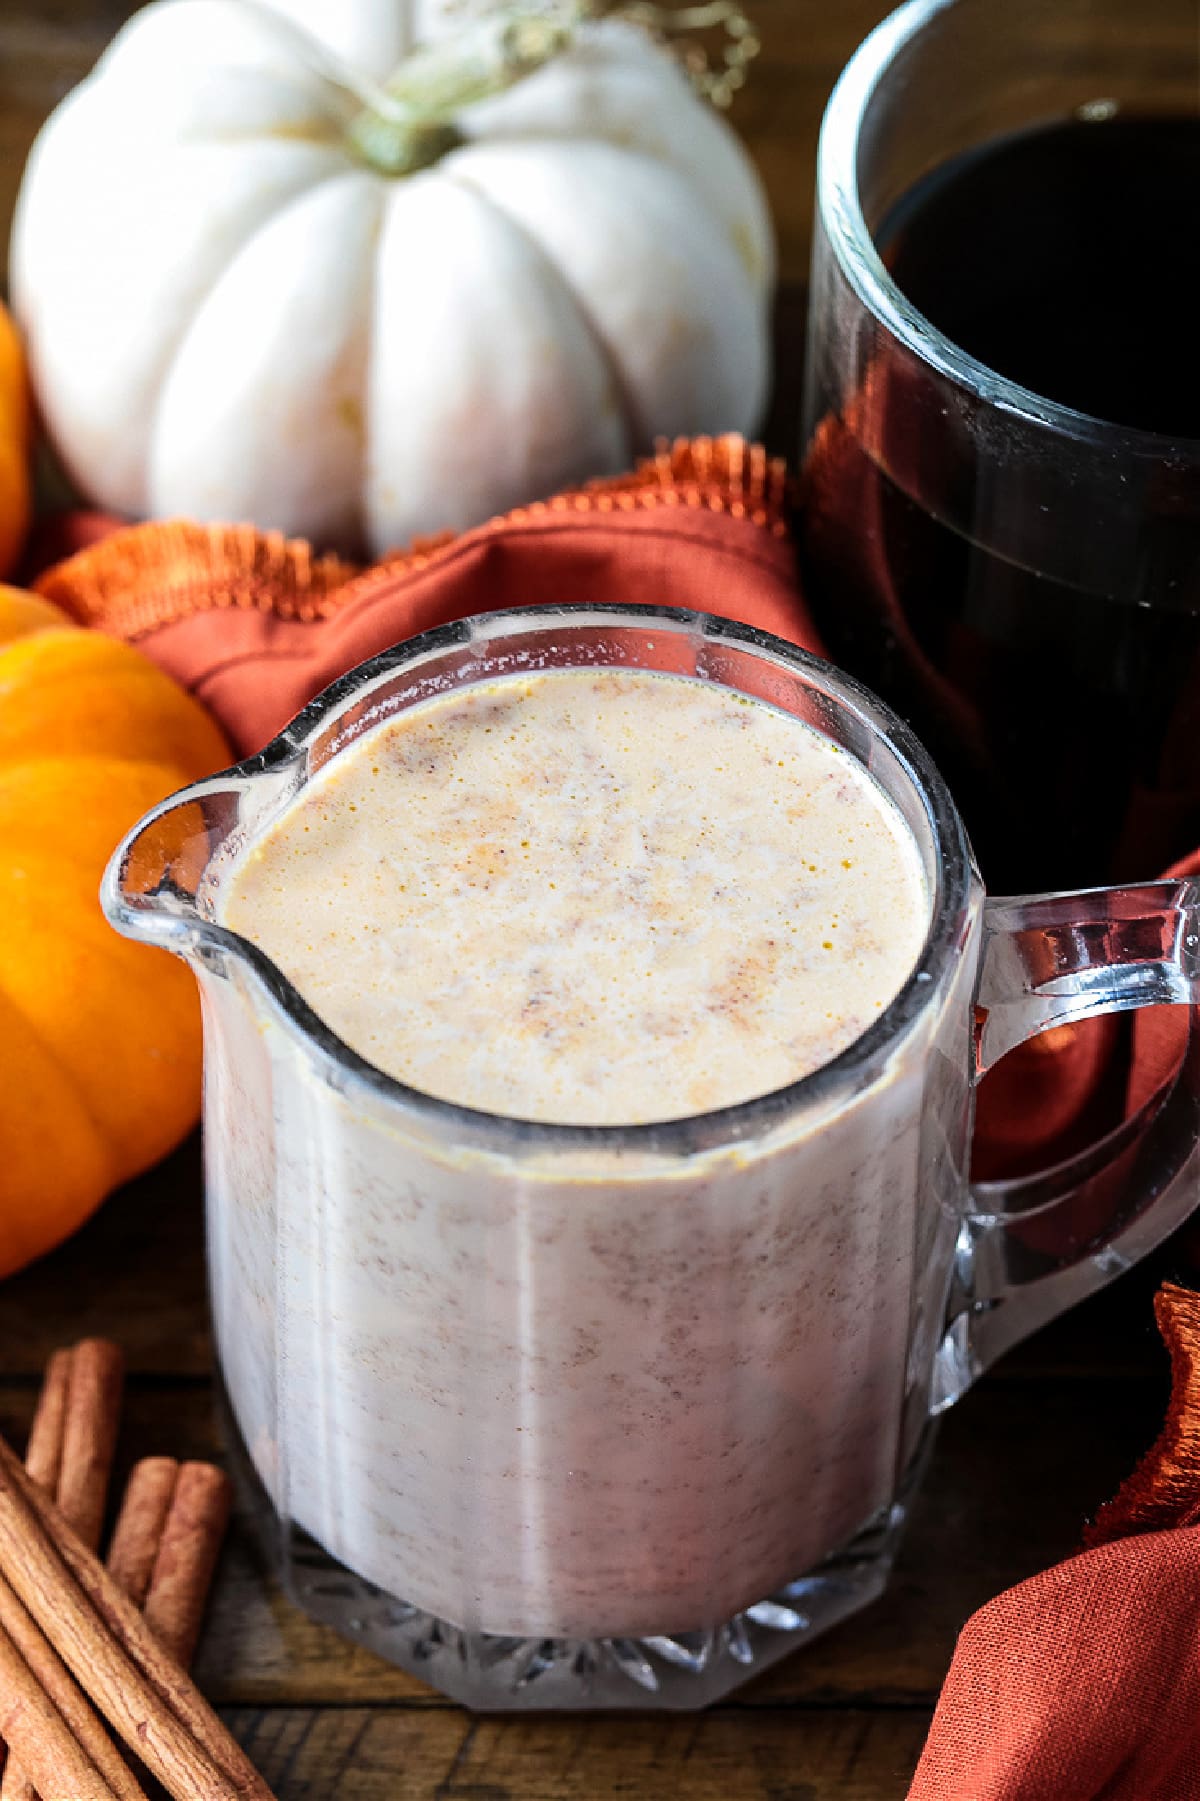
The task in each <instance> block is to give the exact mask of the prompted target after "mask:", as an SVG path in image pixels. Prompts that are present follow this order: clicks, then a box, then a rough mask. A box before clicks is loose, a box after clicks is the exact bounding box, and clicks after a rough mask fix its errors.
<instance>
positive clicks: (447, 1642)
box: [281, 1504, 905, 1713]
mask: <svg viewBox="0 0 1200 1801" xmlns="http://www.w3.org/2000/svg"><path fill="white" fill-rule="evenodd" d="M904 1514H905V1509H904V1507H903V1505H901V1504H896V1505H893V1506H892V1507H890V1508H888V1509H886V1510H885V1511H884V1512H883V1513H882V1514H881V1515H880V1516H879V1517H877V1518H876V1519H875V1520H873V1521H872V1522H871V1523H870V1525H869V1526H868V1527H866V1528H865V1529H864V1530H863V1531H862V1532H860V1533H859V1534H858V1535H857V1537H856V1538H855V1539H854V1540H853V1541H852V1542H851V1543H850V1544H849V1545H847V1547H846V1548H845V1550H844V1551H843V1552H841V1553H840V1554H839V1555H838V1556H836V1557H831V1558H830V1559H829V1560H828V1561H827V1562H826V1563H824V1564H822V1565H821V1566H820V1568H819V1569H817V1570H815V1571H814V1572H813V1573H812V1574H811V1575H809V1576H805V1577H802V1578H801V1579H800V1580H799V1581H796V1582H791V1583H788V1584H787V1586H786V1587H784V1588H781V1589H779V1590H778V1591H777V1592H776V1593H775V1594H773V1595H771V1596H770V1597H769V1598H768V1599H766V1600H763V1601H760V1602H758V1603H757V1604H756V1605H755V1606H753V1607H748V1608H746V1609H745V1610H744V1611H743V1612H741V1613H738V1614H735V1615H734V1617H733V1618H732V1619H731V1620H727V1621H726V1622H725V1623H724V1624H723V1625H721V1626H717V1627H714V1628H710V1629H708V1630H706V1631H703V1632H689V1633H681V1634H679V1635H678V1636H676V1637H672V1638H637V1639H634V1638H598V1639H569V1638H542V1639H535V1638H510V1637H505V1636H501V1635H496V1634H492V1633H488V1632H464V1631H463V1630H462V1629H461V1628H460V1627H458V1626H451V1625H449V1624H447V1622H446V1621H444V1620H439V1619H437V1618H435V1617H434V1616H433V1615H432V1614H428V1613H423V1612H422V1611H421V1610H420V1609H419V1608H416V1607H411V1606H409V1605H407V1604H406V1603H405V1602H403V1601H397V1600H395V1599H393V1597H392V1596H390V1595H386V1594H384V1593H383V1592H382V1591H381V1590H380V1589H377V1588H373V1587H372V1586H371V1584H370V1583H368V1582H364V1581H363V1580H362V1579H361V1577H358V1576H355V1575H354V1574H352V1572H351V1571H349V1570H347V1569H346V1568H345V1567H344V1566H343V1565H341V1564H338V1563H336V1562H334V1560H333V1559H332V1558H330V1557H329V1556H328V1555H327V1553H326V1552H324V1551H323V1550H322V1549H321V1547H320V1546H319V1545H317V1544H316V1543H315V1542H314V1541H313V1540H312V1539H311V1538H309V1537H308V1536H307V1535H306V1534H304V1533H302V1532H299V1531H298V1530H297V1529H295V1528H293V1529H292V1531H291V1532H290V1533H288V1534H285V1537H286V1538H287V1539H288V1540H290V1543H289V1545H288V1551H289V1555H288V1557H287V1560H286V1563H287V1567H286V1568H285V1569H284V1570H283V1571H282V1572H281V1574H282V1576H283V1581H284V1587H285V1589H286V1591H287V1593H288V1595H289V1597H290V1598H291V1599H292V1600H293V1601H295V1602H296V1603H297V1605H299V1606H300V1607H302V1608H303V1609H304V1610H305V1612H306V1613H309V1614H311V1615H312V1616H313V1617H314V1618H315V1619H318V1620H323V1621H324V1622H325V1623H326V1624H328V1625H330V1626H333V1627H335V1628H336V1630H337V1631H338V1632H340V1633H342V1634H344V1636H345V1637H347V1638H351V1639H354V1640H355V1641H356V1642H357V1643H359V1644H362V1645H365V1646H367V1647H368V1649H370V1650H372V1651H375V1652H377V1653H378V1655H379V1656H380V1657H385V1658H387V1660H388V1661H389V1662H390V1663H394V1664H399V1666H400V1667H401V1669H404V1670H407V1671H409V1673H410V1674H411V1675H413V1676H419V1677H420V1678H421V1679H422V1680H423V1681H425V1682H429V1683H432V1685H433V1686H434V1687H435V1688H438V1689H440V1690H441V1691H442V1693H443V1694H445V1695H449V1696H450V1697H451V1699H452V1700H455V1701H460V1702H461V1703H462V1704H463V1706H464V1707H471V1708H476V1709H478V1710H479V1711H480V1712H485V1713H497V1712H518V1711H528V1712H541V1711H545V1710H548V1709H552V1708H568V1709H571V1708H573V1709H579V1710H585V1709H600V1708H623V1709H626V1710H628V1709H639V1710H647V1709H657V1708H664V1709H674V1710H680V1711H689V1710H691V1709H694V1708H699V1707H706V1706H708V1704H709V1703H710V1702H712V1701H719V1700H720V1699H721V1697H722V1696H723V1695H727V1694H728V1693H729V1692H730V1690H731V1689H734V1688H737V1687H738V1686H739V1685H740V1684H741V1683H743V1682H747V1681H749V1680H750V1678H751V1677H752V1676H756V1675H758V1674H759V1672H760V1671H762V1670H765V1669H768V1668H769V1667H770V1666H771V1664H773V1663H777V1662H778V1661H779V1659H780V1658H781V1657H786V1656H787V1654H788V1653H789V1652H790V1651H794V1650H796V1649H797V1648H798V1647H799V1646H801V1645H805V1644H807V1643H809V1641H810V1640H812V1639H814V1638H816V1637H817V1636H818V1634H819V1633H822V1632H826V1631H828V1629H829V1627H831V1626H835V1625H836V1624H837V1623H838V1621H839V1620H844V1619H845V1618H846V1617H847V1615H849V1614H852V1613H856V1612H857V1611H858V1609H859V1608H860V1607H865V1606H866V1605H867V1604H868V1602H870V1601H873V1600H875V1598H876V1596H878V1595H879V1594H880V1593H881V1592H882V1590H883V1588H884V1585H885V1584H886V1582H887V1579H888V1574H889V1571H890V1569H891V1565H892V1560H893V1558H894V1556H895V1552H896V1547H897V1544H898V1541H899V1536H900V1532H901V1529H902V1527H903V1523H904Z"/></svg>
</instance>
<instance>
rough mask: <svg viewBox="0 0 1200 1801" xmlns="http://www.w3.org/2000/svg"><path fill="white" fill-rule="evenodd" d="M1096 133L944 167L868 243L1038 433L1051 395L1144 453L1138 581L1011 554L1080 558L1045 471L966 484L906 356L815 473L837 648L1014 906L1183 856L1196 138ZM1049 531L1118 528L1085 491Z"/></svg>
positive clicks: (1195, 823)
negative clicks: (876, 695) (919, 744)
mask: <svg viewBox="0 0 1200 1801" xmlns="http://www.w3.org/2000/svg"><path fill="white" fill-rule="evenodd" d="M1107 113H1108V109H1107V108H1106V107H1105V105H1104V104H1103V103H1097V105H1096V106H1095V107H1093V108H1088V109H1084V111H1083V115H1082V116H1080V115H1079V114H1078V113H1077V114H1075V115H1074V116H1070V117H1067V118H1064V119H1061V120H1056V121H1052V122H1050V123H1046V124H1041V125H1035V126H1032V127H1030V128H1027V129H1025V130H1022V131H1019V132H1014V133H1012V134H1010V135H1006V136H1002V137H998V138H996V139H994V140H993V141H991V142H988V143H985V144H983V145H982V146H977V147H975V148H973V149H971V150H969V151H967V152H965V153H963V154H960V155H958V156H956V157H952V158H950V159H948V160H946V161H944V162H943V163H941V164H940V165H939V166H936V167H935V168H934V169H933V170H932V172H930V173H926V174H924V175H923V176H922V177H921V178H920V179H919V180H917V181H916V182H915V183H914V184H912V185H911V186H909V188H908V189H907V191H906V192H904V193H902V194H901V196H900V197H899V198H898V199H896V200H894V201H893V202H892V203H891V204H890V205H889V206H888V207H887V209H886V210H885V211H884V212H883V213H882V215H881V217H880V218H879V219H878V221H877V222H875V223H874V224H873V226H872V229H871V237H872V239H873V241H874V245H875V249H876V250H877V252H878V254H879V256H880V257H881V258H882V261H883V264H884V265H885V267H886V269H887V271H888V273H889V274H890V276H891V278H892V280H893V281H894V283H895V284H896V287H897V288H898V289H899V290H900V293H901V294H902V295H903V296H904V297H905V299H906V300H907V301H908V302H909V303H911V306H912V307H914V308H915V309H917V311H918V313H919V314H920V315H921V316H923V318H924V319H925V320H927V321H928V322H929V324H930V325H932V326H933V327H935V328H936V330H937V332H939V333H941V334H942V335H943V336H944V338H945V339H946V340H949V342H950V343H951V344H952V345H954V346H957V347H958V348H959V349H960V350H961V351H964V352H965V353H966V354H967V356H968V357H970V358H973V359H975V360H976V362H977V363H978V364H980V365H982V366H983V370H984V371H985V372H991V373H992V374H994V375H995V376H996V377H999V378H1003V382H1004V383H1006V384H1015V385H1016V387H1018V388H1019V389H1020V390H1025V391H1027V392H1028V395H1029V396H1030V397H1032V398H1031V401H1030V403H1029V404H1028V409H1027V410H1028V411H1030V412H1031V413H1033V414H1036V412H1037V404H1036V401H1037V397H1040V398H1041V399H1042V400H1044V401H1047V402H1051V403H1053V404H1054V407H1055V408H1057V409H1071V410H1072V411H1073V412H1074V413H1075V414H1078V415H1082V416H1085V417H1083V418H1081V419H1080V421H1079V428H1080V431H1081V433H1082V435H1083V436H1084V437H1087V436H1088V435H1089V434H1090V435H1091V437H1093V438H1094V439H1095V441H1096V457H1097V461H1098V464H1099V466H1100V468H1101V469H1102V470H1103V468H1104V463H1105V432H1106V428H1111V437H1112V443H1113V447H1114V448H1113V455H1114V456H1116V457H1120V456H1125V455H1132V454H1134V453H1133V452H1131V451H1130V448H1129V447H1130V446H1134V447H1136V446H1137V445H1138V444H1141V445H1142V449H1143V450H1145V449H1146V445H1145V443H1144V442H1143V440H1145V439H1146V437H1147V435H1153V436H1154V437H1156V438H1157V439H1158V440H1159V443H1158V444H1157V445H1154V446H1151V448H1150V450H1149V451H1148V452H1147V455H1148V456H1149V462H1147V460H1146V456H1142V457H1141V460H1140V462H1139V463H1138V468H1139V469H1140V470H1141V471H1142V477H1143V478H1144V480H1145V490H1144V493H1141V492H1139V496H1138V500H1137V518H1136V522H1135V524H1134V525H1133V526H1132V527H1131V530H1132V531H1133V532H1134V533H1135V534H1136V541H1131V542H1130V544H1129V556H1128V567H1126V568H1123V569H1120V570H1118V569H1117V568H1116V566H1115V565H1114V564H1109V563H1107V562H1106V561H1105V559H1104V558H1103V557H1102V556H1101V557H1098V558H1097V559H1096V561H1097V563H1098V567H1097V568H1095V569H1093V570H1091V571H1088V572H1087V573H1086V574H1085V576H1084V577H1083V578H1082V579H1081V578H1080V577H1079V576H1078V575H1076V574H1075V573H1074V572H1072V577H1071V579H1067V580H1064V579H1061V572H1059V571H1058V570H1054V569H1052V568H1050V565H1051V564H1052V563H1053V562H1054V561H1055V560H1056V559H1055V558H1053V557H1047V558H1043V557H1041V556H1038V555H1037V554H1036V552H1032V553H1031V554H1029V555H1028V556H1026V555H1023V554H1021V551H1020V549H1018V550H1017V551H1015V552H1014V549H1013V542H1012V541H1014V540H1015V541H1017V542H1018V544H1019V543H1020V542H1022V541H1024V540H1026V539H1028V540H1029V541H1030V542H1031V543H1034V544H1036V542H1037V538H1038V534H1039V532H1042V533H1043V542H1044V543H1045V544H1046V545H1047V547H1049V548H1051V549H1059V548H1065V549H1066V550H1067V551H1068V552H1069V550H1070V546H1066V547H1064V546H1062V544H1061V540H1060V541H1059V544H1058V545H1057V546H1056V545H1055V542H1054V531H1055V514H1056V509H1057V508H1058V506H1059V503H1060V500H1061V494H1060V495H1059V496H1058V497H1056V496H1055V495H1053V494H1052V492H1051V489H1052V488H1053V487H1054V485H1055V476H1056V472H1055V471H1054V470H1053V469H1050V470H1049V471H1048V470H1047V467H1046V466H1045V465H1044V461H1042V460H1039V458H1038V457H1036V456H1029V457H1027V458H1025V459H1023V458H1022V456H1021V454H1019V453H1014V454H1013V455H1012V456H1010V457H1007V458H1006V457H1005V456H1004V455H1003V454H1002V453H999V454H997V455H996V456H995V457H994V458H993V459H992V461H991V463H990V464H989V465H988V466H987V467H986V468H981V466H980V464H979V463H978V461H977V460H976V458H975V457H974V455H973V452H972V448H971V445H970V443H969V441H968V438H967V436H966V435H965V434H963V433H960V432H959V431H958V430H957V421H956V419H955V417H954V408H953V406H952V405H948V406H943V407H941V408H940V409H937V408H931V407H930V406H929V404H928V400H929V396H928V394H926V393H925V392H924V390H923V387H922V384H921V381H920V378H919V375H918V374H915V373H912V371H914V370H917V369H918V367H919V365H918V364H917V363H915V362H912V360H911V359H909V360H908V361H907V362H906V360H905V358H904V357H903V356H901V355H894V356H893V355H891V354H889V355H888V356H887V357H886V358H885V357H882V356H881V357H879V358H877V359H876V360H875V361H873V362H868V365H867V367H866V370H865V373H863V374H861V375H860V377H859V391H858V392H857V393H854V394H852V396H851V398H850V400H849V402H848V403H846V402H843V403H842V404H840V405H834V406H832V407H828V406H822V407H818V409H817V411H816V413H815V414H814V424H815V429H814V432H813V435H812V437H811V439H810V443H809V447H808V454H807V458H806V465H805V489H806V495H805V500H806V504H805V508H804V517H803V519H802V554H803V561H804V573H805V578H806V582H807V587H808V593H809V597H810V600H811V603H812V605H813V608H814V611H815V613H816V616H817V620H818V624H819V626H820V628H821V631H822V633H823V635H824V637H825V640H826V643H827V645H828V648H829V650H830V652H831V654H832V655H833V656H834V657H835V658H836V659H837V660H838V661H839V662H841V663H843V664H844V665H845V666H846V667H847V668H849V669H850V670H851V671H853V672H854V673H855V674H858V675H860V676H861V677H862V679H863V680H865V681H866V682H868V683H869V684H870V685H871V686H873V687H875V688H877V689H878V690H879V691H880V692H881V693H883V694H884V695H886V696H887V698H888V699H889V700H890V701H891V702H892V704H893V705H894V706H896V707H897V708H898V710H899V711H901V712H902V713H904V714H906V715H907V716H908V718H909V719H910V720H911V721H912V723H913V724H914V725H915V726H916V728H917V730H918V732H919V733H920V734H921V735H922V736H923V737H924V739H925V740H926V742H927V743H928V745H929V747H930V749H931V750H932V752H933V754H934V756H935V758H936V759H937V760H938V761H939V763H940V764H941V766H942V767H943V769H944V770H945V771H946V773H947V775H948V777H949V779H950V784H951V787H952V789H953V790H954V791H955V795H956V798H957V799H958V802H959V805H960V807H961V808H962V810H963V812H964V816H965V818H966V822H967V826H968V829H969V831H970V832H971V835H972V839H973V841H974V844H975V847H976V851H977V854H978V856H979V859H980V862H981V865H982V868H983V872H984V875H985V878H986V879H987V881H988V883H989V885H991V886H993V887H995V888H999V889H1005V890H1008V891H1010V892H1011V891H1015V890H1020V889H1023V888H1033V887H1054V886H1062V887H1066V886H1070V885H1073V884H1079V883H1083V884H1087V883H1100V882H1104V881H1112V880H1118V881H1119V880H1123V879H1127V878H1128V879H1136V878H1139V877H1140V878H1144V877H1145V876H1146V875H1147V874H1148V873H1150V872H1156V871H1159V870H1161V869H1163V868H1164V867H1165V866H1166V865H1167V864H1168V863H1169V862H1171V861H1173V860H1174V859H1175V858H1177V857H1179V856H1181V855H1183V854H1185V853H1186V852H1188V851H1190V850H1193V849H1195V848H1196V847H1197V846H1200V468H1198V466H1197V453H1198V452H1200V310H1198V301H1200V117H1186V116H1159V117H1152V116H1131V115H1128V114H1125V113H1122V112H1120V111H1116V112H1114V113H1113V114H1112V116H1107ZM915 341H916V346H917V350H918V354H919V350H920V340H919V334H918V336H917V338H916V340H915ZM884 363H886V367H883V368H881V365H883V364H884ZM814 379H815V380H816V381H817V382H818V384H819V382H820V380H821V359H820V357H819V356H818V357H817V358H815V359H814V360H813V362H812V363H810V380H814ZM885 380H886V384H887V386H886V392H883V388H882V383H883V382H884V381H885ZM872 384H874V386H873V385H872ZM981 385H982V386H984V387H985V388H986V375H985V377H984V378H983V380H982V382H981ZM881 393H882V394H883V398H882V399H881V398H879V396H880V394H881ZM860 401H861V402H862V403H863V405H862V411H863V415H864V416H865V412H866V404H867V402H868V401H869V403H870V406H871V407H872V408H873V409H874V417H873V421H872V425H871V429H870V430H867V429H865V428H864V427H863V425H862V423H861V418H860V413H859V410H858V409H859V403H860ZM996 405H997V408H998V417H1002V413H1003V409H1004V408H1005V407H1006V406H1007V407H1008V408H1010V409H1011V410H1014V411H1015V412H1016V413H1017V414H1019V413H1020V412H1021V411H1022V408H1023V406H1024V405H1025V403H1024V402H1023V400H1022V398H1021V396H1020V395H1017V396H1015V397H1012V396H1008V397H1006V396H1005V395H1004V394H1003V392H998V394H997V397H996ZM880 419H882V421H883V423H882V424H880V423H879V421H880ZM1065 423H1066V428H1067V435H1068V436H1069V435H1070V432H1071V429H1072V422H1071V421H1070V420H1067V421H1066V422H1065ZM1093 426H1094V427H1095V429H1094V430H1093ZM1176 450H1178V453H1179V454H1178V455H1176V454H1175V452H1176ZM1139 454H1140V453H1139ZM1049 461H1050V462H1051V463H1052V462H1053V455H1052V454H1051V456H1050V459H1049ZM1065 467H1066V465H1065V463H1064V469H1065ZM1147 469H1149V474H1148V475H1146V474H1145V471H1146V470H1147ZM1057 476H1058V478H1059V479H1058V487H1059V489H1060V490H1062V489H1065V490H1066V491H1067V492H1068V494H1070V489H1071V481H1070V476H1069V474H1064V473H1063V470H1059V471H1058V472H1057ZM1073 499H1074V501H1075V502H1076V503H1079V502H1080V501H1081V499H1082V500H1084V501H1085V497H1081V496H1080V495H1079V494H1078V492H1076V493H1075V495H1074V496H1073ZM1068 514H1069V519H1068ZM1063 517H1064V524H1063V526H1062V528H1061V529H1062V530H1063V531H1070V532H1073V533H1075V534H1076V535H1077V537H1086V536H1087V534H1088V533H1089V531H1092V530H1096V531H1099V529H1100V528H1101V526H1103V527H1104V528H1105V529H1109V528H1111V526H1112V519H1111V515H1110V513H1109V511H1108V510H1107V509H1106V507H1105V503H1104V501H1103V500H1102V498H1100V497H1099V496H1098V498H1097V504H1096V509H1095V514H1094V515H1093V516H1091V517H1089V513H1088V508H1087V506H1086V504H1085V503H1084V504H1076V505H1074V506H1072V507H1070V508H1068V509H1066V510H1065V511H1064V513H1063ZM997 523H998V524H1000V525H1001V526H1003V528H1004V530H1003V532H1001V533H997V532H996V531H994V530H993V529H992V528H993V527H994V526H995V525H997ZM998 536H1006V537H1007V538H1008V539H1009V540H1010V542H1009V543H1008V544H1006V545H1004V546H999V545H998V544H997V542H996V539H997V537H998ZM1081 548H1082V549H1083V550H1084V551H1086V550H1087V549H1088V548H1089V547H1088V546H1087V545H1086V544H1083V545H1082V546H1081ZM1079 561H1080V563H1081V564H1086V561H1087V558H1086V556H1082V557H1081V558H1080V559H1079Z"/></svg>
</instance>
